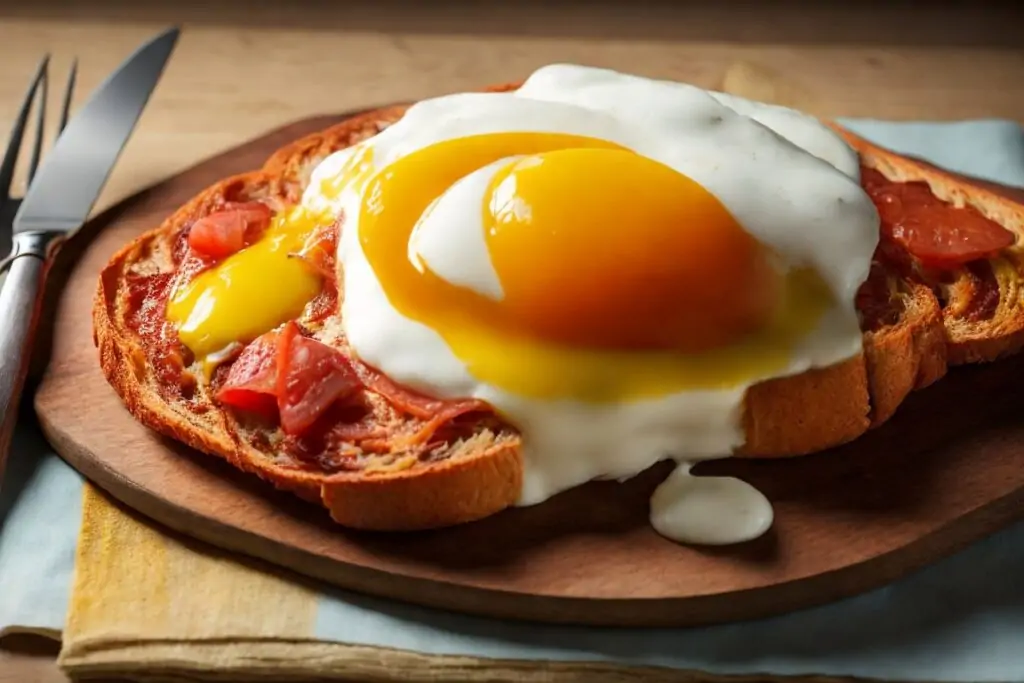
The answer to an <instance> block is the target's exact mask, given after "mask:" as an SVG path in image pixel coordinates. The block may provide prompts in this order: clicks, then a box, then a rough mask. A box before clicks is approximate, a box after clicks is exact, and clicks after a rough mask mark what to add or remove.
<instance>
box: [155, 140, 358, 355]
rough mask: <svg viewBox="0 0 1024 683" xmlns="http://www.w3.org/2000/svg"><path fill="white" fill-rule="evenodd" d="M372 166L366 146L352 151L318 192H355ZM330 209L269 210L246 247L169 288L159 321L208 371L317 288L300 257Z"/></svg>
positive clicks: (288, 316) (298, 309)
mask: <svg viewBox="0 0 1024 683" xmlns="http://www.w3.org/2000/svg"><path fill="white" fill-rule="evenodd" d="M372 172H373V150H372V148H363V149H360V150H359V151H358V152H357V153H355V154H353V155H352V156H350V157H349V158H348V160H347V161H346V162H345V164H344V165H343V166H342V167H341V168H340V169H339V170H338V172H337V173H336V174H335V175H333V176H331V177H329V178H327V179H325V180H324V181H323V183H322V184H321V187H320V190H321V193H322V194H323V195H324V196H325V197H331V198H334V197H336V196H337V195H338V194H339V193H340V192H342V191H353V192H359V191H360V190H361V189H362V188H363V187H364V185H365V184H366V182H368V181H369V179H370V177H371V176H372ZM333 220H334V216H333V215H329V214H326V213H318V212H316V211H311V210H309V209H307V208H305V207H302V206H299V207H295V208H294V209H292V210H291V211H289V212H285V213H281V214H278V215H276V216H274V219H273V221H272V222H271V225H270V227H269V228H268V229H267V231H266V232H265V233H264V234H263V235H262V236H261V238H260V240H259V241H258V242H256V243H255V244H253V245H250V246H248V247H246V248H245V249H242V250H241V251H239V252H237V253H234V254H232V255H231V256H229V257H228V258H226V259H224V260H223V261H221V262H220V263H218V264H217V265H216V266H215V267H213V268H211V269H209V270H207V271H204V272H203V273H201V274H200V275H199V276H198V277H196V278H195V279H194V280H192V281H191V282H189V283H187V284H186V285H185V286H183V287H181V288H179V289H177V290H176V291H175V292H173V293H172V295H171V299H170V301H168V304H167V313H166V316H167V319H168V320H169V321H170V322H172V323H173V324H174V325H175V327H176V328H177V332H178V339H179V340H180V341H181V343H182V344H184V345H185V346H186V347H188V349H189V350H190V351H192V353H193V354H195V356H196V358H197V359H198V360H199V361H201V362H202V363H203V364H204V366H206V370H207V372H209V371H210V370H212V367H213V366H214V365H215V364H216V362H217V359H218V358H220V357H222V356H223V355H224V353H225V352H226V351H229V350H230V349H231V348H232V347H234V346H235V345H237V344H247V343H249V342H250V341H252V340H253V339H255V338H256V337H258V336H260V335H261V334H263V333H264V332H267V331H269V330H272V329H274V328H275V327H277V326H278V325H281V324H283V323H285V322H288V321H289V320H293V319H295V318H298V317H299V316H300V315H301V314H302V312H303V310H304V309H305V307H306V304H307V303H309V301H310V300H311V299H312V298H313V297H315V296H316V295H317V294H318V293H319V292H320V289H321V285H322V283H321V280H320V276H319V275H318V274H316V273H315V272H313V271H312V270H311V269H310V268H309V267H308V266H307V265H306V264H304V263H303V262H302V260H301V259H297V258H293V257H292V256H293V255H294V254H296V253H299V252H301V251H302V248H303V246H304V245H305V241H306V239H308V237H309V236H310V235H311V234H312V233H313V232H314V231H315V230H316V229H317V228H318V227H320V226H322V225H325V224H329V223H331V222H332V221H333Z"/></svg>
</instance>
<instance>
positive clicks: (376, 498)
mask: <svg viewBox="0 0 1024 683" xmlns="http://www.w3.org/2000/svg"><path fill="white" fill-rule="evenodd" d="M514 87H515V86H502V87H500V88H495V89H496V90H507V89H510V88H514ZM403 112H404V108H402V107H391V108H386V109H380V110H377V111H373V112H369V113H365V114H362V115H359V116H356V117H354V118H351V119H348V120H346V121H343V122H341V123H340V124H338V125H336V126H333V127H331V128H329V129H327V130H325V131H322V132H320V133H316V134H313V135H310V136H308V137H306V138H303V139H301V140H297V141H295V142H293V143H291V144H290V145H288V146H286V147H284V148H283V149H281V150H279V151H278V152H276V153H275V154H274V155H273V156H271V158H270V159H269V160H268V161H267V163H266V164H265V166H264V167H263V168H262V169H260V170H256V171H253V172H250V173H246V174H242V175H239V176H236V177H233V178H229V179H226V180H224V181H222V182H220V183H218V184H216V185H214V186H212V187H210V188H208V189H206V190H205V191H203V192H202V193H201V194H199V195H198V196H197V197H195V198H194V199H193V200H192V201H190V202H189V203H188V204H186V205H185V206H183V207H181V208H180V209H179V210H178V211H176V212H175V213H174V214H172V215H171V216H170V217H168V218H167V219H166V220H165V221H164V222H163V224H162V225H160V226H159V227H156V228H155V229H153V230H151V231H149V232H147V233H145V234H143V235H140V236H139V237H138V238H137V239H136V240H134V241H133V242H132V243H130V244H128V245H126V246H125V247H124V248H123V249H121V250H120V251H119V252H118V253H116V254H115V255H114V256H113V257H112V258H111V260H110V261H109V263H108V264H107V265H106V267H105V268H104V269H103V271H102V273H101V275H100V278H99V286H98V289H97V293H96V298H95V305H94V310H93V321H94V338H95V343H96V345H97V347H98V348H99V357H100V365H101V367H102V370H103V372H104V374H105V376H106V378H107V380H108V381H109V383H110V384H111V385H112V386H113V388H114V389H115V391H116V392H117V393H118V394H119V395H120V397H121V398H122V400H123V402H124V403H125V405H126V406H127V408H128V410H129V411H130V412H131V413H132V414H133V415H134V416H135V418H137V419H138V420H139V421H140V422H141V423H142V424H144V425H146V426H147V427H149V428H151V429H154V430H155V431H157V432H160V433H162V434H165V435H167V436H169V437H171V438H173V439H176V440H178V441H181V442H183V443H185V444H187V445H189V446H191V447H193V448H195V449H197V450H199V451H202V452H205V453H209V454H212V455H215V456H219V457H222V458H224V459H226V460H227V461H228V462H230V463H231V464H232V465H234V466H235V467H238V468H240V469H242V470H244V471H247V472H250V473H253V474H256V475H258V476H260V477H262V478H263V479H265V480H267V481H269V482H271V483H273V484H274V485H275V486H277V487H279V488H282V489H285V490H288V491H291V492H293V493H295V494H297V495H299V496H301V497H302V498H304V499H306V500H309V501H312V502H317V503H321V504H322V505H324V506H325V507H327V509H328V510H329V511H330V514H331V516H332V518H333V519H334V520H335V521H337V522H339V523H340V524H343V525H346V526H350V527H355V528H362V529H372V530H413V529H424V528H436V527H443V526H449V525H453V524H458V523H462V522H467V521H471V520H475V519H480V518H483V517H486V516H489V515H491V514H493V513H495V512H498V511H499V510H502V509H504V508H506V507H508V506H510V505H512V504H514V503H515V501H516V500H517V498H518V495H519V491H520V486H521V481H522V460H521V457H520V437H519V435H518V434H517V432H516V431H515V429H514V428H512V427H511V426H509V425H506V424H502V423H501V422H500V421H499V420H498V419H497V418H496V417H494V416H493V415H490V414H472V415H469V416H465V418H464V419H460V420H459V421H457V423H456V424H454V425H451V426H450V427H449V428H447V429H446V430H445V432H444V433H443V434H442V437H443V438H441V439H440V440H437V441H435V442H433V443H432V445H431V446H430V448H429V449H423V448H420V449H416V448H411V447H408V446H402V445H401V444H400V442H398V441H388V442H386V443H384V444H381V443H380V441H381V440H380V439H377V440H376V442H375V443H373V444H371V443H370V441H369V440H368V441H366V442H360V443H355V444H345V452H344V453H335V452H331V451H330V449H329V448H327V449H325V448H324V447H323V446H322V445H321V447H320V449H319V450H318V449H317V448H316V447H310V446H309V444H296V443H293V442H290V441H289V440H288V439H287V438H286V437H284V436H283V434H282V433H281V432H280V431H279V430H277V429H276V428H274V427H272V426H268V425H266V424H263V423H256V424H253V423H251V422H248V421H247V420H246V418H244V417H242V416H239V415H236V414H234V413H233V412H232V411H227V410H224V409H222V408H221V407H220V406H219V405H218V404H217V403H216V402H214V400H213V399H212V392H211V390H210V388H209V387H208V386H206V385H205V383H204V382H202V381H190V382H182V383H180V384H179V386H175V387H170V388H169V387H168V386H167V385H166V382H165V381H164V380H162V379H161V373H160V371H159V368H158V367H156V366H155V364H154V362H153V359H152V356H151V353H150V352H151V349H150V348H148V346H147V341H146V340H145V339H144V338H143V337H142V336H140V334H139V333H138V332H137V331H136V330H134V329H133V327H132V325H131V324H130V320H129V319H130V316H131V315H132V307H133V306H137V305H138V304H137V302H135V303H133V298H132V292H131V287H130V284H129V283H130V281H131V279H132V278H134V277H146V276H150V275H156V274H161V273H169V272H172V271H173V270H174V268H175V257H174V252H175V249H176V248H177V245H179V244H180V240H181V236H182V235H183V234H185V233H186V232H187V230H188V229H189V227H190V226H191V225H192V223H194V222H195V221H196V220H197V219H198V218H200V217H202V216H204V215H206V214H208V213H210V212H211V211H213V210H215V209H216V208H217V207H219V206H220V205H222V204H223V203H224V202H227V201H249V200H256V201H263V202H265V203H267V204H269V205H271V206H281V205H287V204H293V203H295V202H296V201H298V198H299V197H300V195H301V193H302V190H303V188H304V187H305V185H306V184H307V182H308V180H309V177H310V173H311V171H312V169H313V168H314V167H315V166H316V164H317V163H319V161H321V160H322V159H323V158H324V157H326V156H327V155H328V154H330V153H331V152H333V151H336V150H338V149H342V148H344V147H347V146H349V145H352V144H355V143H356V142H358V141H360V140H362V139H364V138H366V137H369V136H372V135H374V134H376V133H377V132H378V131H379V130H381V129H383V128H384V127H386V126H387V125H389V124H390V123H392V122H394V121H395V120H397V119H398V118H400V117H401V116H402V113H403ZM854 144H855V145H857V146H858V149H861V150H863V152H862V153H863V154H865V157H866V158H867V159H868V160H869V163H873V164H875V165H877V166H878V167H879V168H883V169H884V172H886V173H889V172H893V173H900V174H904V176H905V177H907V178H917V177H921V176H922V175H924V174H925V173H926V172H927V173H928V174H929V175H927V176H925V177H927V178H929V179H930V180H931V179H932V178H936V179H938V180H936V182H939V181H941V185H939V188H940V191H941V192H943V193H945V195H946V196H949V197H966V198H968V200H969V201H972V202H980V203H983V204H984V205H985V206H986V209H985V210H986V211H987V212H989V213H990V214H993V213H998V214H999V215H1000V216H1002V217H1003V220H1001V221H1000V222H1004V224H1008V225H1011V226H1013V228H1014V229H1015V230H1018V229H1020V227H1021V224H1020V222H1019V217H1020V215H1021V214H1020V207H1017V206H1016V205H1011V204H1008V203H1005V202H1003V200H1001V199H999V198H997V197H994V196H990V195H989V194H988V193H974V192H973V191H972V190H969V189H967V188H966V186H962V185H960V184H959V183H958V182H957V181H955V180H953V179H952V178H951V177H950V176H947V175H944V174H939V173H938V172H935V171H930V170H928V171H926V170H925V169H924V168H919V167H918V166H917V165H914V164H913V163H911V162H908V161H906V160H904V159H903V158H901V157H898V156H896V155H894V154H891V153H889V152H886V151H884V150H881V149H878V148H876V147H873V146H867V144H866V143H863V142H862V141H855V142H854ZM918 174H921V175H918ZM876 266H877V267H876V269H874V271H873V282H872V284H873V285H874V286H873V287H868V286H867V285H866V286H865V291H864V292H863V296H864V300H865V302H866V303H865V305H864V308H865V309H870V310H871V314H870V315H865V316H864V326H863V327H864V350H863V353H861V354H858V355H857V356H855V357H853V358H851V359H849V360H847V361H845V362H842V363H839V364H836V365H834V366H830V367H826V368H819V369H814V370H811V371H808V372H805V373H803V374H800V375H797V376H792V377H782V378H777V379H772V380H770V381H767V382H764V383H761V384H758V385H755V386H754V387H752V388H751V389H750V390H749V391H748V394H747V398H746V402H745V416H744V418H743V425H744V427H745V431H746V444H745V445H744V446H743V447H742V449H740V451H739V452H738V453H737V455H738V456H741V457H784V456H794V455H802V454H806V453H811V452H815V451H820V450H823V449H827V448H830V447H832V446H836V445H839V444H842V443H845V442H848V441H851V440H853V439H855V438H857V437H858V436H860V435H861V434H863V433H864V432H865V431H866V430H868V429H869V428H871V427H872V426H873V425H877V424H880V423H882V422H884V421H885V420H887V419H888V418H889V417H890V416H891V415H892V414H893V413H894V412H895V411H896V409H897V407H898V406H899V404H900V403H901V402H902V401H903V399H904V398H905V397H906V395H907V394H908V393H910V392H911V391H913V390H914V389H917V388H920V387H923V386H926V385H928V384H930V383H931V382H934V381H935V380H937V379H938V378H940V377H941V376H942V375H943V374H944V373H945V371H946V358H947V348H948V349H953V350H955V354H956V357H957V358H960V359H972V358H976V357H981V356H985V357H988V356H994V355H998V353H999V352H1003V351H1006V350H1008V349H1010V348H1011V347H1012V346H1013V345H1014V344H1016V343H1017V341H1016V339H1017V337H1014V340H1015V341H1013V342H1009V341H1005V342H1001V344H1002V346H1000V349H999V351H996V346H998V344H996V343H995V342H993V341H991V340H992V339H993V338H994V337H993V336H992V335H997V336H998V338H999V339H1007V337H1008V336H1013V335H1017V336H1019V335H1018V334H1017V330H1018V329H1019V327H1020V326H1024V323H1020V322H1017V320H1015V321H1014V323H1013V324H1014V325H1018V327H1014V331H1013V332H1012V333H1008V334H1003V332H1002V331H1003V329H1004V328H1003V327H999V326H996V325H990V326H989V328H984V329H982V328H977V329H972V330H965V329H963V328H962V327H960V326H956V325H953V326H952V327H950V318H949V315H948V314H947V315H946V319H945V325H944V320H943V313H942V309H941V307H940V302H939V300H938V299H937V298H936V296H935V295H934V294H933V291H932V289H931V288H930V287H929V286H928V285H927V284H926V283H924V282H919V281H917V280H915V279H913V278H907V277H904V276H903V275H901V274H897V273H894V272H891V271H889V270H887V269H886V266H885V264H884V263H878V264H876ZM1015 291H1016V290H1015ZM341 295H343V293H339V296H341ZM947 310H948V308H947ZM1018 317H1020V316H1019V314H1018ZM312 333H313V334H314V335H316V336H318V337H319V338H322V339H326V340H329V341H330V342H331V343H332V344H334V345H336V346H338V347H339V348H342V349H345V348H346V346H345V340H344V337H343V335H342V334H341V332H340V321H339V319H338V317H337V313H335V314H333V315H332V316H330V317H328V318H327V319H326V320H324V321H322V322H320V323H318V324H316V325H314V326H313V327H312ZM947 339H950V340H951V341H950V342H949V343H948V344H947ZM972 345H973V346H974V347H975V348H977V349H979V350H978V351H975V352H970V351H968V349H969V348H971V347H972ZM191 376H192V375H190V374H189V373H185V375H183V377H186V378H187V377H191ZM367 396H368V399H367V405H366V410H367V411H368V412H367V416H366V420H367V424H370V425H379V426H381V427H382V428H383V427H386V428H387V429H386V430H385V431H387V432H388V433H396V434H402V433H409V432H410V430H415V429H416V428H417V421H416V419H415V418H413V417H410V416H409V415H405V414H403V413H402V411H400V410H397V409H396V408H395V407H394V406H393V405H391V404H390V403H389V402H388V400H386V399H385V398H384V397H383V396H380V395H377V394H374V393H373V392H372V391H369V392H367Z"/></svg>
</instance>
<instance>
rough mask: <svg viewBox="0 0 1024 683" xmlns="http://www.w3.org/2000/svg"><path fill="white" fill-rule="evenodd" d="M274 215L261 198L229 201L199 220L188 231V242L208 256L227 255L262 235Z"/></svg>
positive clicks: (223, 256) (218, 256)
mask: <svg viewBox="0 0 1024 683" xmlns="http://www.w3.org/2000/svg"><path fill="white" fill-rule="evenodd" d="M272 217H273V212H271V210H270V207H268V206H266V205H265V204H261V203H260V202H236V203H229V204H225V205H224V208H223V209H221V210H220V211H217V212H215V213H211V214H210V215H208V216H205V217H203V218H200V219H199V220H198V221H196V222H195V224H194V225H193V226H192V228H191V229H190V230H189V233H188V246H189V248H190V249H192V250H193V251H194V252H196V253H197V254H199V255H201V256H204V257H206V258H211V259H218V260H219V259H223V258H227V257H228V256H230V255H231V254H234V253H235V252H237V251H240V250H241V249H242V248H243V247H245V246H247V245H249V244H252V243H253V242H255V241H256V240H257V239H259V237H260V235H262V234H263V231H264V230H266V229H267V228H268V227H269V226H270V219H271V218H272Z"/></svg>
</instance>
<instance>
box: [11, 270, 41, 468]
mask: <svg viewBox="0 0 1024 683" xmlns="http://www.w3.org/2000/svg"><path fill="white" fill-rule="evenodd" d="M47 267H48V263H47V257H46V255H45V253H44V254H37V253H33V252H31V251H30V252H28V253H21V254H16V255H15V256H14V258H13V259H12V261H11V263H10V267H9V270H8V271H7V278H6V280H4V283H3V287H2V288H0V411H2V413H0V416H2V417H0V419H2V420H3V422H2V424H0V486H2V485H3V481H2V480H3V472H4V467H5V465H6V464H7V454H8V452H9V451H10V447H11V437H12V436H13V434H14V426H15V424H16V423H17V421H18V404H19V402H20V399H21V392H22V389H23V388H24V386H25V377H26V375H27V374H28V366H29V360H30V358H31V356H32V351H31V349H32V341H33V338H34V337H35V331H36V324H37V323H38V322H39V309H40V307H41V305H42V301H43V297H42V294H43V285H44V283H45V281H46V272H47Z"/></svg>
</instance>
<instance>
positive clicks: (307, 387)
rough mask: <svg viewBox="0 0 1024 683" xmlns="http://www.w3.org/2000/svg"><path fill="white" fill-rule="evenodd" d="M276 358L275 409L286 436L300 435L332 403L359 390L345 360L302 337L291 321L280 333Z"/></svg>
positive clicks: (322, 345)
mask: <svg viewBox="0 0 1024 683" xmlns="http://www.w3.org/2000/svg"><path fill="white" fill-rule="evenodd" d="M277 358H278V368H279V369H280V371H279V372H278V374H277V407H278V411H279V413H280V415H281V429H283V430H284V432H285V433H286V434H292V435H298V434H302V433H303V432H304V431H306V430H307V429H308V428H309V427H310V426H312V425H313V423H314V422H316V421H317V419H318V418H319V417H320V416H321V415H323V413H324V411H325V410H327V409H328V408H329V407H330V406H331V405H332V404H333V403H334V402H335V401H339V400H341V399H344V398H347V397H348V396H351V395H352V394H354V393H355V392H356V391H357V390H358V389H359V388H360V383H359V377H358V376H356V374H355V372H353V370H352V366H351V365H349V363H348V360H347V359H346V358H345V356H344V355H343V354H342V353H341V352H340V351H338V350H337V349H334V348H331V347H330V346H327V345H326V344H322V343H320V342H318V341H316V340H315V339H309V338H307V337H305V336H303V335H302V334H301V333H300V332H299V327H298V325H296V324H295V322H294V321H292V322H289V323H287V324H286V325H285V326H284V328H283V329H282V330H281V334H280V337H279V340H278V349H277Z"/></svg>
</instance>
